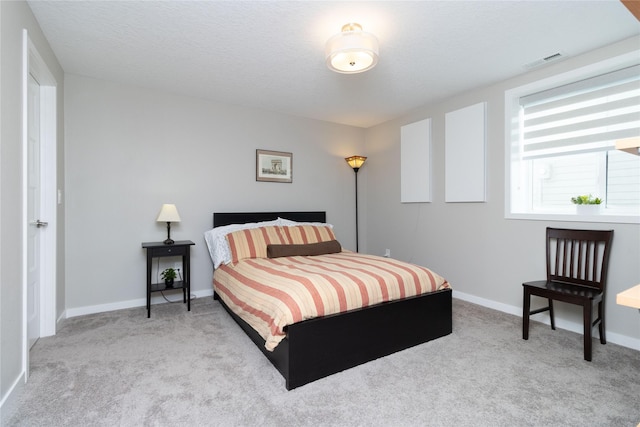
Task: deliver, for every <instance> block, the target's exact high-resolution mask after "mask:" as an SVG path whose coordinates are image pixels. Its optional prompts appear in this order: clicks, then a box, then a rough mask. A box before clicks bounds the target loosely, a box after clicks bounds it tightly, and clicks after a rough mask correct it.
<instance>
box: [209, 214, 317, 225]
mask: <svg viewBox="0 0 640 427" xmlns="http://www.w3.org/2000/svg"><path fill="white" fill-rule="evenodd" d="M278 218H284V219H290V220H291V221H297V222H327V213H326V212H324V211H310V212H215V213H214V214H213V226H214V227H222V226H223V225H230V224H244V223H247V222H260V221H271V220H274V219H278Z"/></svg>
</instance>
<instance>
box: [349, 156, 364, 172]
mask: <svg viewBox="0 0 640 427" xmlns="http://www.w3.org/2000/svg"><path fill="white" fill-rule="evenodd" d="M345 160H346V161H347V163H349V166H351V167H352V168H353V169H354V170H355V171H356V172H358V169H360V167H361V166H362V165H363V164H364V162H365V160H367V158H366V157H364V156H351V157H347V158H346V159H345Z"/></svg>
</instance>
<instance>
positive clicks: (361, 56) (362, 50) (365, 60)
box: [325, 23, 378, 74]
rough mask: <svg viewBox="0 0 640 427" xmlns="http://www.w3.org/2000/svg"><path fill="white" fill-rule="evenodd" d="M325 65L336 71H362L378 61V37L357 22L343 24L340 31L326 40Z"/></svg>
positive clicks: (346, 72)
mask: <svg viewBox="0 0 640 427" xmlns="http://www.w3.org/2000/svg"><path fill="white" fill-rule="evenodd" d="M325 54H326V56H327V67H329V69H330V70H333V71H335V72H337V73H343V74H354V73H362V72H363V71H367V70H369V69H371V68H373V67H375V66H376V64H377V63H378V39H377V38H376V37H375V36H374V35H373V34H370V33H365V32H363V31H362V26H361V25H360V24H357V23H350V24H345V25H344V26H343V27H342V32H341V33H338V34H336V35H334V36H333V37H331V38H330V39H329V40H327V46H326V48H325Z"/></svg>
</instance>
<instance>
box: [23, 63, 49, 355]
mask: <svg viewBox="0 0 640 427" xmlns="http://www.w3.org/2000/svg"><path fill="white" fill-rule="evenodd" d="M27 144H28V145H27V218H28V220H29V225H28V226H27V338H28V340H29V348H31V347H32V346H33V344H35V342H36V341H37V340H38V338H40V229H41V228H42V227H43V226H45V224H46V222H44V221H43V220H42V219H41V218H40V184H41V182H40V169H41V165H40V84H39V83H38V82H37V80H36V79H35V78H34V77H33V75H31V74H29V81H28V85H27Z"/></svg>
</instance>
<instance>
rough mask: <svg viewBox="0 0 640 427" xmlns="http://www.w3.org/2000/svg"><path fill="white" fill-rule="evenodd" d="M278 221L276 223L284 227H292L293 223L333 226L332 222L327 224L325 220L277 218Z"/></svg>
mask: <svg viewBox="0 0 640 427" xmlns="http://www.w3.org/2000/svg"><path fill="white" fill-rule="evenodd" d="M278 221H280V222H279V223H278V225H282V226H285V227H293V226H295V225H316V226H324V227H329V228H333V224H327V223H326V222H296V221H292V220H290V219H286V218H278Z"/></svg>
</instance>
